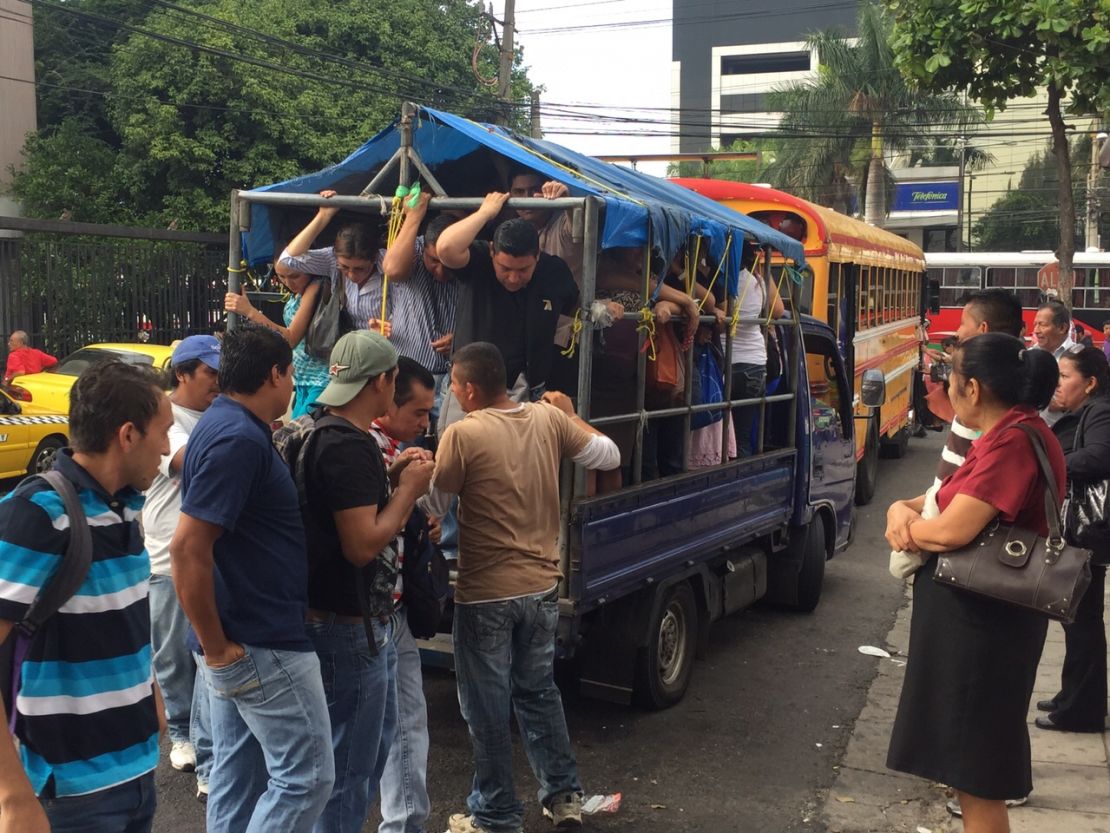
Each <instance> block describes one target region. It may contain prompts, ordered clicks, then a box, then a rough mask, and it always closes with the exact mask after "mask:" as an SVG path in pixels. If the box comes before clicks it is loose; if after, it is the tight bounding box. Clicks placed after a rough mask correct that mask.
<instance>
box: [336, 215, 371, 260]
mask: <svg viewBox="0 0 1110 833" xmlns="http://www.w3.org/2000/svg"><path fill="white" fill-rule="evenodd" d="M334 248H335V253H336V254H337V255H338V256H339V257H350V258H355V259H356V260H376V259H377V257H378V233H377V231H376V229H374V228H372V227H371V226H369V225H367V224H364V223H351V224H350V225H346V226H343V228H341V229H339V232H338V233H337V234H336V235H335V247H334Z"/></svg>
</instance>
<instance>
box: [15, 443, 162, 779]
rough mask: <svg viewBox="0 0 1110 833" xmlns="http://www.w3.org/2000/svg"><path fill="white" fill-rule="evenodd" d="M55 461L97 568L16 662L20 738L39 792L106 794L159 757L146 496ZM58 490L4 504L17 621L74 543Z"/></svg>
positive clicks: (37, 487)
mask: <svg viewBox="0 0 1110 833" xmlns="http://www.w3.org/2000/svg"><path fill="white" fill-rule="evenodd" d="M55 468H57V469H58V471H60V472H61V473H62V474H64V475H65V476H66V477H68V478H69V479H70V480H71V481H73V482H74V484H75V485H76V486H77V489H78V495H79V496H80V499H81V505H82V506H83V507H84V509H85V513H86V515H87V516H88V523H89V526H90V527H91V530H92V541H93V554H92V566H91V568H90V569H89V573H88V575H87V576H86V578H85V581H84V583H83V584H82V585H81V587H80V588H78V590H77V593H76V594H75V595H74V596H73V598H72V599H70V600H69V601H68V602H66V604H64V605H63V606H62V608H61V609H60V610H59V611H58V613H56V614H55V615H54V616H53V617H51V618H50V619H49V620H47V622H46V623H45V624H44V625H43V626H42V629H41V630H40V631H39V634H38V635H37V636H36V637H35V638H34V639H32V641H31V644H30V646H29V649H28V652H27V657H26V659H25V660H24V662H23V665H22V667H21V676H22V685H21V687H20V691H19V695H18V697H17V698H16V711H17V712H18V717H17V722H16V736H17V737H18V738H19V741H20V750H19V751H20V756H21V758H22V761H23V767H24V769H25V770H26V772H27V777H28V779H29V780H30V782H31V786H32V788H34V790H35V794H36V795H39V794H41V793H42V792H43V791H44V789H46V788H47V787H48V784H49V783H51V782H52V784H53V795H55V796H58V797H61V796H72V795H85V794H88V793H94V792H99V791H101V790H106V789H109V788H111V787H114V786H117V785H120V784H124V783H127V782H128V781H132V780H134V779H135V778H138V777H139V776H141V775H144V774H146V773H148V772H150V771H152V770H153V769H154V768H155V766H157V764H158V718H157V714H156V712H155V705H154V693H153V682H152V680H153V677H152V674H151V649H150V607H149V604H148V601H147V590H148V583H149V577H150V559H149V558H148V557H147V552H146V549H145V548H144V546H143V538H142V532H141V530H140V528H139V523H138V518H139V513H140V511H141V510H142V506H143V496H142V495H141V494H140V493H138V492H136V491H135V490H134V489H131V488H125V489H123V490H121V491H119V492H117V493H116V494H114V495H109V494H107V493H106V492H105V491H104V489H103V487H101V486H100V484H98V483H97V482H96V481H95V480H94V479H93V478H92V476H91V475H89V473H88V472H87V471H85V470H84V469H83V468H81V466H79V465H78V464H77V463H75V462H74V460H73V457H72V456H71V454H70V452H68V451H64V452H62V453H61V454H59V455H58V458H57V462H56V463H55ZM68 530H69V518H68V517H67V516H66V514H65V509H64V507H63V504H62V499H61V497H60V496H59V495H58V494H57V492H55V491H54V490H53V489H51V488H50V486H48V485H47V484H46V483H45V482H44V481H43V480H41V479H39V478H32V479H28V480H24V481H23V482H22V483H21V484H20V485H19V486H17V487H16V489H15V490H14V491H13V492H11V493H10V494H9V495H8V496H7V497H5V498H4V499H3V500H2V501H0V619H4V620H7V621H10V622H19V621H20V620H22V618H23V616H24V615H25V614H26V612H27V609H28V607H29V606H30V604H31V602H32V601H33V600H34V599H35V597H36V596H37V595H38V592H39V589H40V588H41V587H42V586H43V585H44V584H45V583H46V582H47V580H49V578H50V577H51V576H52V575H53V574H54V572H55V571H56V570H57V569H58V565H59V564H60V563H61V557H62V554H63V553H64V552H65V550H66V546H67V544H68V542H69V532H68Z"/></svg>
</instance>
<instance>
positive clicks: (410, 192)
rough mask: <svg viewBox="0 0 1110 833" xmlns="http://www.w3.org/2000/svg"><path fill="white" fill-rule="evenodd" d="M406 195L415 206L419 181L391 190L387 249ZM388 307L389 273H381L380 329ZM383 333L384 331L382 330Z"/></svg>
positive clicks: (401, 217) (402, 219) (398, 229)
mask: <svg viewBox="0 0 1110 833" xmlns="http://www.w3.org/2000/svg"><path fill="white" fill-rule="evenodd" d="M405 197H408V198H409V200H408V206H409V208H414V207H415V206H416V203H417V200H419V199H420V183H419V182H414V183H413V185H412V187H411V188H407V187H405V186H404V185H398V186H397V190H396V191H394V192H393V204H392V207H391V208H390V212H389V227H388V228H389V231H388V233H387V234H386V239H385V247H386V249H389V248H390V247H391V246H392V245H393V243H394V242H395V241H396V240H397V235H399V234H400V233H401V226H402V225H404V222H405V212H404V206H403V203H404V199H405ZM382 214H385V199H384V198H382ZM388 309H389V275H386V274H384V273H383V274H382V314H381V318H380V320H381V322H382V329H383V331H384V329H385V322H386V321H387V320H388V315H387V312H388ZM383 335H384V332H383Z"/></svg>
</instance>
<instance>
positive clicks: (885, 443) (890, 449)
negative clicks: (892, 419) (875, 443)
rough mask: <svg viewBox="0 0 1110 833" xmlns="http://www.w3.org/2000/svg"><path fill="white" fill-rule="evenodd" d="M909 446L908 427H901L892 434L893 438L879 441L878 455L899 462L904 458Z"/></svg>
mask: <svg viewBox="0 0 1110 833" xmlns="http://www.w3.org/2000/svg"><path fill="white" fill-rule="evenodd" d="M909 445H910V426H909V425H908V424H906V425H903V426H902V427H901V428H899V429H898V430H897V431H895V432H894V436H893V437H891V438H890V439H889V440H888V439H883V440H881V441H880V445H879V453H880V454H881V456H883V457H886V458H889V459H892V460H901V459H902V458H903V457H905V456H906V449H907V448H909Z"/></svg>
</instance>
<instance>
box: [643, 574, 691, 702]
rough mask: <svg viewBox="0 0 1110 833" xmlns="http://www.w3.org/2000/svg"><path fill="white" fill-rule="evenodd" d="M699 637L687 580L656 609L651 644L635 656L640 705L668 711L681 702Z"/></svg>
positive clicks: (665, 594)
mask: <svg viewBox="0 0 1110 833" xmlns="http://www.w3.org/2000/svg"><path fill="white" fill-rule="evenodd" d="M697 635H698V606H697V603H696V602H695V600H694V591H693V588H691V587H690V583H689V582H688V581H680V582H678V583H677V584H675V585H673V586H672V587H670V588H669V589H668V590H666V591H665V592H664V595H663V598H662V599H661V600H660V601H659V603H658V604H656V605H654V606H653V614H652V621H651V630H650V636H649V637H648V644H647V646H646V647H644V648H641V649H640V650H639V652H638V654H637V657H636V685H635V697H636V700H637V702H639V703H640V704H641V705H643V706H647V707H648V708H652V709H665V708H667V707H668V706H673V705H674V704H675V703H677V702H678V701H679V700H681V699H682V697H683V695H684V694H686V688H687V687H688V686H689V685H690V676H691V674H692V673H693V670H694V650H695V648H696V647H697V645H696V643H697Z"/></svg>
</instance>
